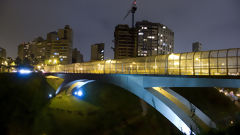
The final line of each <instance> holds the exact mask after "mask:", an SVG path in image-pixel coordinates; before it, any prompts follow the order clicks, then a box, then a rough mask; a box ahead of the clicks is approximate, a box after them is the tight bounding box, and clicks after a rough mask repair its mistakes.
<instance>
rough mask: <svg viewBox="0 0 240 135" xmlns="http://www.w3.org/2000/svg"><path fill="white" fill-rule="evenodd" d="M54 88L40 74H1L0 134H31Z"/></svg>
mask: <svg viewBox="0 0 240 135" xmlns="http://www.w3.org/2000/svg"><path fill="white" fill-rule="evenodd" d="M51 91H52V89H51V87H49V85H48V84H47V83H46V82H45V81H44V77H43V76H41V75H38V74H33V75H20V74H4V73H1V74H0V107H1V111H0V124H1V128H0V134H31V132H32V131H31V126H32V123H33V121H34V119H35V116H36V115H37V114H38V113H39V112H40V111H41V109H42V108H43V106H45V105H46V104H47V103H48V93H49V92H51Z"/></svg>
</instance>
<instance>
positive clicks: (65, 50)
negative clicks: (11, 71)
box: [18, 25, 72, 65]
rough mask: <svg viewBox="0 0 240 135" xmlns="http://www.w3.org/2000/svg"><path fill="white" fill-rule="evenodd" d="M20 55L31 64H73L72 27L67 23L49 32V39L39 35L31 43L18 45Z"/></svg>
mask: <svg viewBox="0 0 240 135" xmlns="http://www.w3.org/2000/svg"><path fill="white" fill-rule="evenodd" d="M18 57H19V58H20V60H21V61H24V60H25V61H26V60H28V61H31V64H33V65H36V64H46V65H56V64H71V63H72V29H71V28H70V26H69V25H66V26H65V27H64V29H59V30H58V31H57V32H55V31H54V32H50V33H48V34H47V39H46V40H45V39H43V38H42V37H38V38H36V39H34V40H33V41H32V42H29V43H22V44H20V45H19V46H18Z"/></svg>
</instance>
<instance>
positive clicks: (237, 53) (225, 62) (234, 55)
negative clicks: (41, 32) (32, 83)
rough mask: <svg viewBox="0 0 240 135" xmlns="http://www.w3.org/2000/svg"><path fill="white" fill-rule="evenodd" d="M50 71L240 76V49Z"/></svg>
mask: <svg viewBox="0 0 240 135" xmlns="http://www.w3.org/2000/svg"><path fill="white" fill-rule="evenodd" d="M44 69H45V71H46V72H65V73H93V74H158V75H240V48H236V49H225V50H212V51H202V52H190V53H178V54H168V55H158V56H151V57H138V58H129V59H114V60H104V61H95V62H85V63H76V64H69V65H57V66H46V67H45V68H44Z"/></svg>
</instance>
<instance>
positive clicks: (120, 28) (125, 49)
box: [114, 24, 137, 59]
mask: <svg viewBox="0 0 240 135" xmlns="http://www.w3.org/2000/svg"><path fill="white" fill-rule="evenodd" d="M136 39H137V34H136V30H135V29H134V28H129V26H128V25H126V24H120V25H117V26H116V27H115V32H114V59H122V58H129V57H136Z"/></svg>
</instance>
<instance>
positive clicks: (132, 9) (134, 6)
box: [123, 0, 137, 28]
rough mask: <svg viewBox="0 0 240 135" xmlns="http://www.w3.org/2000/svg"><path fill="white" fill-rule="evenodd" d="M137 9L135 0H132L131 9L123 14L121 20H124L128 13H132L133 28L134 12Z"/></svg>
mask: <svg viewBox="0 0 240 135" xmlns="http://www.w3.org/2000/svg"><path fill="white" fill-rule="evenodd" d="M136 10H137V0H134V1H133V3H132V7H131V9H130V10H129V11H128V12H127V14H126V15H125V16H124V18H123V20H125V19H126V18H127V17H128V16H129V14H130V13H132V27H133V28H134V14H135V12H136Z"/></svg>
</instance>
